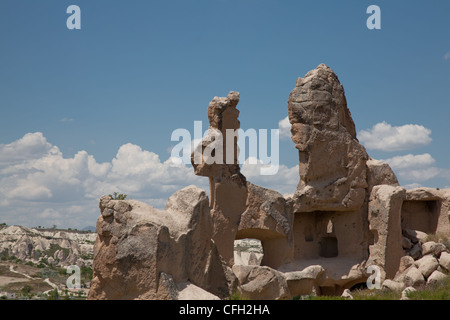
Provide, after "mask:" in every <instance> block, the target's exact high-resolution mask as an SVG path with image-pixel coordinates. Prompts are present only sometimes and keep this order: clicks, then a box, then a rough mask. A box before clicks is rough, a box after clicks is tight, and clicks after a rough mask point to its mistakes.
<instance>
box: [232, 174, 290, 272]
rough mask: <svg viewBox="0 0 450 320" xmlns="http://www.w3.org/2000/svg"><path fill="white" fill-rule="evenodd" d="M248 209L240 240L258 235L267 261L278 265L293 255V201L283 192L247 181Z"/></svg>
mask: <svg viewBox="0 0 450 320" xmlns="http://www.w3.org/2000/svg"><path fill="white" fill-rule="evenodd" d="M247 188H248V196H247V203H246V210H245V211H244V212H243V213H242V216H241V220H240V224H239V228H238V232H237V235H236V238H237V239H243V238H256V239H259V240H261V242H262V245H263V247H264V261H263V264H264V265H267V266H270V267H272V268H277V267H278V266H280V265H281V264H283V263H285V262H286V261H287V260H288V259H289V258H290V257H291V256H292V254H293V246H294V243H293V232H292V220H293V213H292V203H291V202H290V201H287V200H286V199H285V198H284V197H283V196H282V195H281V194H280V193H278V192H276V191H273V190H269V189H266V188H263V187H260V186H257V185H254V184H252V183H250V182H247Z"/></svg>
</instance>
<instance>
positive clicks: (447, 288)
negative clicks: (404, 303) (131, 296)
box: [408, 277, 450, 300]
mask: <svg viewBox="0 0 450 320" xmlns="http://www.w3.org/2000/svg"><path fill="white" fill-rule="evenodd" d="M408 298H409V299H411V300H450V277H447V278H446V279H445V280H444V281H442V282H440V283H437V284H435V285H431V286H427V287H424V288H422V289H420V290H417V291H415V292H411V293H409V295H408Z"/></svg>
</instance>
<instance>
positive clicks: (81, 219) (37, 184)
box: [0, 132, 299, 228]
mask: <svg viewBox="0 0 450 320" xmlns="http://www.w3.org/2000/svg"><path fill="white" fill-rule="evenodd" d="M194 142H195V141H194ZM0 151H2V152H0V154H1V157H0V220H1V221H0V222H3V221H4V222H7V223H10V224H23V225H28V226H37V225H42V226H52V225H53V224H56V225H57V226H60V227H72V228H83V227H85V226H87V225H95V221H96V219H97V217H98V215H99V209H98V200H99V198H100V197H101V196H102V195H105V194H110V193H113V192H115V191H118V192H120V193H124V194H127V195H128V198H131V199H136V200H140V201H144V202H146V203H149V204H150V205H152V206H155V207H158V208H163V207H164V205H165V203H166V201H167V199H168V198H169V197H170V196H171V195H172V194H173V193H174V192H175V191H177V190H179V189H181V188H183V187H185V186H187V185H190V184H194V185H196V186H198V187H200V188H202V189H204V190H206V191H207V192H209V186H208V178H206V177H199V176H196V175H195V174H194V171H193V169H192V167H191V166H190V165H185V164H182V163H181V164H176V163H173V162H172V161H171V158H169V159H167V160H166V161H161V159H160V157H159V156H158V155H157V154H155V153H153V152H151V151H147V150H143V149H142V148H141V147H140V146H137V145H135V144H132V143H127V144H124V145H122V146H121V147H120V148H119V149H118V151H117V154H116V156H115V157H114V158H113V159H112V160H111V161H109V162H104V163H99V162H97V161H96V159H95V158H94V156H92V155H90V154H88V153H87V152H86V151H79V152H78V153H76V154H75V155H74V156H73V157H69V158H65V157H63V154H62V152H61V151H60V149H59V148H58V147H57V146H54V145H52V144H50V143H49V142H47V140H46V138H45V137H44V136H43V134H42V133H39V132H38V133H29V134H26V135H25V136H24V137H22V138H21V139H18V140H17V141H14V142H12V143H10V144H6V145H0ZM254 160H255V163H258V164H256V165H252V164H249V163H248V162H249V161H247V163H245V164H243V165H242V172H243V174H244V175H246V177H247V179H248V180H249V181H250V182H252V183H255V184H258V185H261V186H263V187H267V188H271V189H274V190H277V191H279V192H280V193H293V192H294V191H295V189H296V186H297V183H298V180H299V175H298V166H295V167H293V168H288V167H286V166H284V165H280V166H279V170H278V172H277V174H275V175H272V176H263V175H261V170H260V169H261V167H262V166H263V165H262V164H261V162H260V161H259V162H258V161H257V160H256V159H254Z"/></svg>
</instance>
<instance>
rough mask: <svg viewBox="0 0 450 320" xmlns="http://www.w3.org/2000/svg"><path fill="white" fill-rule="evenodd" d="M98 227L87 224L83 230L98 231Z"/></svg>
mask: <svg viewBox="0 0 450 320" xmlns="http://www.w3.org/2000/svg"><path fill="white" fill-rule="evenodd" d="M96 229H97V228H96V227H94V226H87V227H84V228H83V229H81V231H88V232H96Z"/></svg>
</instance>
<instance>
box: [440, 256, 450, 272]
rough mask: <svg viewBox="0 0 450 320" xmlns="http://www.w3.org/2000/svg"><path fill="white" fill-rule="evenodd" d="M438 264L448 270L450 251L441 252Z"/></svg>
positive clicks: (449, 267) (449, 268)
mask: <svg viewBox="0 0 450 320" xmlns="http://www.w3.org/2000/svg"><path fill="white" fill-rule="evenodd" d="M439 264H440V266H441V267H442V268H444V269H445V270H447V271H450V253H448V252H442V253H441V256H440V257H439Z"/></svg>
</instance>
